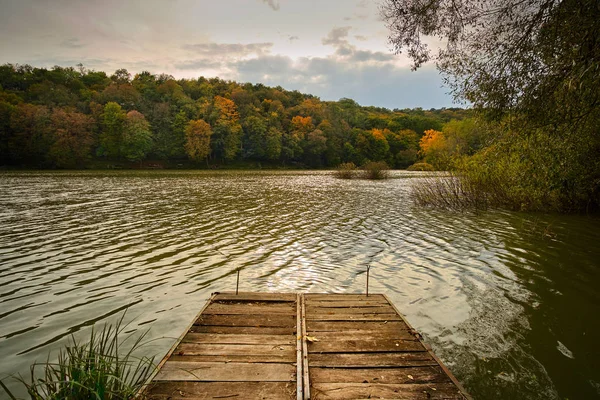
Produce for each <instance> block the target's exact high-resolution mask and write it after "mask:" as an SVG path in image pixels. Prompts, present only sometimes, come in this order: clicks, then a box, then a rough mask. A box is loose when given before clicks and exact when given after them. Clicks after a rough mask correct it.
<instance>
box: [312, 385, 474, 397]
mask: <svg viewBox="0 0 600 400" xmlns="http://www.w3.org/2000/svg"><path fill="white" fill-rule="evenodd" d="M312 390H313V393H314V396H313V399H315V400H321V399H323V400H325V399H327V400H337V399H372V398H375V399H410V400H421V399H423V400H425V399H427V400H441V399H444V400H458V399H463V396H462V395H461V393H460V391H459V390H458V388H457V387H456V386H454V385H453V384H452V383H425V384H413V385H408V384H407V385H402V384H400V385H398V384H382V383H377V384H371V383H314V384H313V385H312Z"/></svg>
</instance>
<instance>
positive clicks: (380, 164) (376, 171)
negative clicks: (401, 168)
mask: <svg viewBox="0 0 600 400" xmlns="http://www.w3.org/2000/svg"><path fill="white" fill-rule="evenodd" d="M362 177H363V178H364V179H375V180H378V179H387V178H389V177H390V167H389V166H388V165H387V163H386V162H385V161H370V162H368V163H366V164H365V165H363V167H362Z"/></svg>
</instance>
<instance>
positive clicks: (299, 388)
mask: <svg viewBox="0 0 600 400" xmlns="http://www.w3.org/2000/svg"><path fill="white" fill-rule="evenodd" d="M301 303H302V295H301V294H298V295H297V296H296V331H297V332H300V335H296V400H303V399H304V365H303V363H302V356H303V348H302V344H303V337H302V305H301Z"/></svg>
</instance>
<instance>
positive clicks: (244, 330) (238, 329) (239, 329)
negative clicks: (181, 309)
mask: <svg viewBox="0 0 600 400" xmlns="http://www.w3.org/2000/svg"><path fill="white" fill-rule="evenodd" d="M295 328H296V327H268V326H261V327H256V326H210V325H194V326H193V327H192V328H191V329H190V330H189V332H194V333H215V334H232V335H233V334H235V335H238V334H242V335H243V334H249V335H255V334H258V335H262V334H265V335H290V334H292V335H295V334H296V329H295Z"/></svg>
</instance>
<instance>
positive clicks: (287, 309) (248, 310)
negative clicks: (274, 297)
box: [203, 303, 296, 316]
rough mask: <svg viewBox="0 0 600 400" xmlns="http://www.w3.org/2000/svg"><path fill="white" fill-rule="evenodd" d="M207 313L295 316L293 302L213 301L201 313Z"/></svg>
mask: <svg viewBox="0 0 600 400" xmlns="http://www.w3.org/2000/svg"><path fill="white" fill-rule="evenodd" d="M203 314H204V315H208V314H234V315H235V314H241V315H246V314H284V315H293V316H296V310H295V308H294V305H293V303H271V304H265V303H242V304H237V303H236V304H227V303H213V304H211V305H210V306H208V307H207V308H206V310H205V311H204V313H203Z"/></svg>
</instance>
